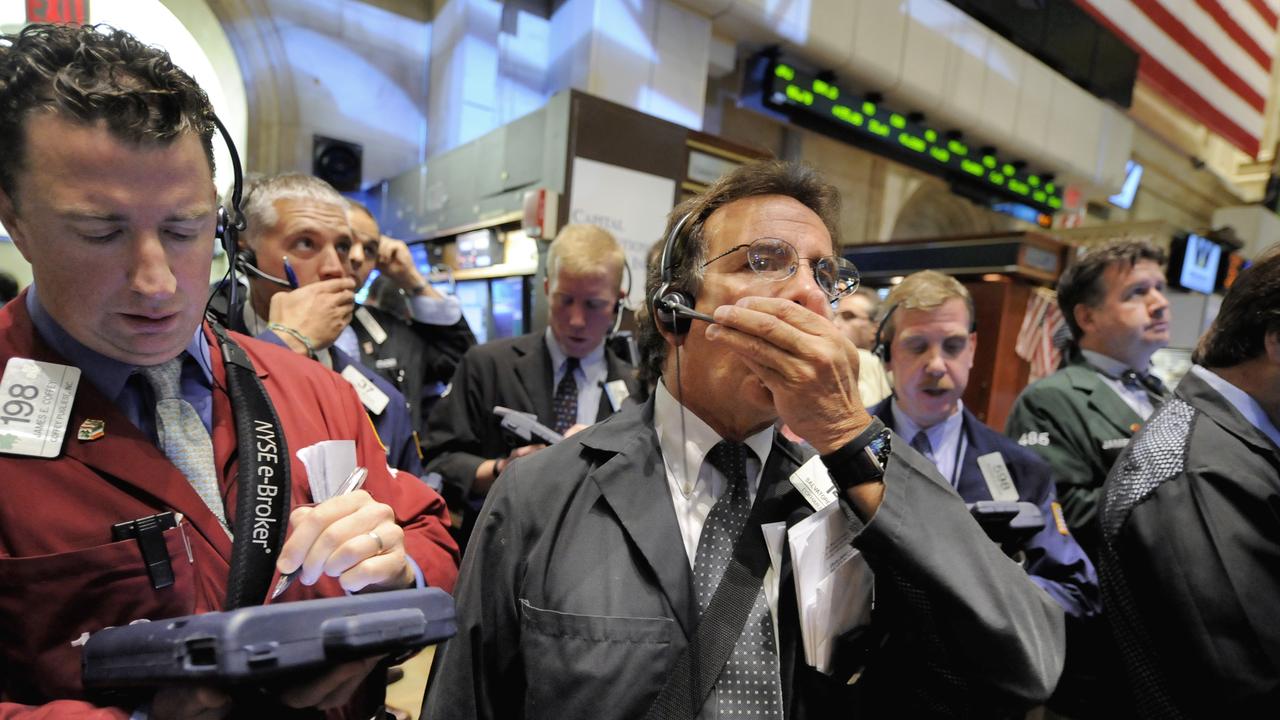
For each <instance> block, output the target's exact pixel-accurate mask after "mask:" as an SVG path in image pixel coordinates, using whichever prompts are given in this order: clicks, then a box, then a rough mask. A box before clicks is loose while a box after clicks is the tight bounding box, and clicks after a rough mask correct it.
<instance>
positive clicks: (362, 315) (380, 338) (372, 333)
mask: <svg viewBox="0 0 1280 720" xmlns="http://www.w3.org/2000/svg"><path fill="white" fill-rule="evenodd" d="M355 315H356V320H359V321H360V324H361V325H363V326H364V329H365V330H366V331H367V332H368V333H369V337H371V338H373V341H374V342H375V343H377V344H378V345H381V344H382V343H384V342H386V341H387V331H386V330H383V329H382V326H381V325H379V324H378V321H377V320H375V319H374V317H373V314H372V313H370V312H369V310H368V309H366V308H365V307H364V306H361V307H358V308H356V313H355Z"/></svg>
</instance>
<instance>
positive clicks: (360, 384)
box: [342, 365, 391, 415]
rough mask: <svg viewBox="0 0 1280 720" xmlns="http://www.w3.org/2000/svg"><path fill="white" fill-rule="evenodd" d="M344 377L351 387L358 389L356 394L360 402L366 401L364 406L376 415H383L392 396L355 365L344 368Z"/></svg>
mask: <svg viewBox="0 0 1280 720" xmlns="http://www.w3.org/2000/svg"><path fill="white" fill-rule="evenodd" d="M342 379H344V380H346V381H347V382H349V383H351V387H353V388H355V389H356V395H359V396H360V402H362V403H364V406H365V407H366V408H368V409H369V412H371V413H373V414H374V415H381V414H382V411H383V410H386V409H387V403H389V402H391V398H389V397H387V394H386V393H384V392H382V391H381V390H379V389H378V386H377V385H374V384H373V381H372V380H370V379H369V378H367V377H365V376H364V375H363V374H361V373H360V371H359V370H357V369H356V366H355V365H348V366H346V367H344V368H342Z"/></svg>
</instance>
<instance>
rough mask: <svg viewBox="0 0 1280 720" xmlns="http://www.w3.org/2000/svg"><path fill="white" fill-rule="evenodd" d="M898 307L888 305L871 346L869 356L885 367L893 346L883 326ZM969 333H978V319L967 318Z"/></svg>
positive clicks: (895, 304) (896, 305) (891, 339)
mask: <svg viewBox="0 0 1280 720" xmlns="http://www.w3.org/2000/svg"><path fill="white" fill-rule="evenodd" d="M898 305H899V303H894V304H893V305H890V306H889V312H887V313H885V314H884V317H882V318H880V324H879V325H877V326H876V343H875V345H872V346H871V354H872V355H875V356H876V357H878V358H880V362H882V363H884V364H885V365H888V364H889V358H890V357H891V353H890V352H889V346H890V345H891V344H893V338H886V337H885V336H884V326H885V325H886V324H887V323H888V322H889V317H890V316H891V315H893V313H894V311H895V310H897V309H898ZM969 332H970V333H976V332H978V318H976V317H971V318H969Z"/></svg>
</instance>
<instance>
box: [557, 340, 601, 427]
mask: <svg viewBox="0 0 1280 720" xmlns="http://www.w3.org/2000/svg"><path fill="white" fill-rule="evenodd" d="M546 343H547V350H548V351H549V352H550V353H551V367H552V368H553V369H552V371H551V394H552V395H553V396H554V395H555V392H556V388H557V387H559V386H560V379H561V378H563V377H564V370H565V362H566V361H567V360H568V359H569V355H568V354H567V353H565V351H564V349H563V348H561V347H560V343H559V341H557V340H556V336H555V333H553V332H551V328H550V327H548V328H547V330H546ZM608 379H609V365H608V363H606V362H605V361H604V343H603V342H601V343H600V344H599V345H597V346H596V349H595V350H592V351H591V352H590V353H587V356H586V357H582V358H578V369H577V370H575V371H574V373H573V381H574V382H575V383H577V385H578V423H579V424H581V425H591V424H593V423H595V421H596V415H597V414H598V413H599V412H600V393H601V392H603V391H604V383H605V380H608Z"/></svg>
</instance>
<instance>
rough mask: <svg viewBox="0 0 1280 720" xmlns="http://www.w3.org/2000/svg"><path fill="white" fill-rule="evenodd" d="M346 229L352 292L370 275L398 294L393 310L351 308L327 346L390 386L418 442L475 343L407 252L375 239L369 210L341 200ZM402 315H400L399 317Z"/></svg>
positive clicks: (454, 306) (449, 300) (452, 304)
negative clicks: (343, 326)
mask: <svg viewBox="0 0 1280 720" xmlns="http://www.w3.org/2000/svg"><path fill="white" fill-rule="evenodd" d="M347 220H348V222H350V224H351V233H352V240H353V241H354V242H353V243H352V246H351V267H352V271H353V273H354V276H355V281H356V287H357V288H361V287H364V285H365V283H366V282H368V280H369V276H370V275H371V274H373V271H374V270H375V269H376V270H377V271H378V273H379V277H385V278H387V279H388V280H389V281H390V282H392V283H394V285H395V287H397V288H399V290H400V293H399V297H398V298H397V300H399V302H400V304H401V305H402V307H400V308H392V307H387V308H380V307H377V306H376V305H374V304H372V303H370V302H366V303H364V304H362V305H356V308H355V312H354V313H353V315H352V322H351V324H350V325H348V326H347V329H345V330H343V331H342V333H341V334H339V335H338V338H337V340H335V341H334V344H335V345H337V346H338V347H339V348H341V349H342V350H343V352H345V353H347V354H348V355H350V356H352V357H358V358H359V359H360V362H361V364H363V365H364V366H365V367H367V368H372V369H373V370H374V371H375V372H377V373H378V374H379V375H381V376H382V377H383V378H385V379H386V380H387V381H389V382H390V383H392V384H393V385H395V386H396V389H398V390H399V391H400V392H401V393H402V394H403V395H404V399H405V401H406V402H408V403H409V415H410V417H411V418H412V419H413V427H414V430H415V431H416V432H417V433H418V436H419V437H422V436H424V435H425V434H426V420H427V413H428V412H429V411H430V406H431V404H434V402H435V400H436V399H437V398H438V397H439V395H440V390H439V388H443V387H444V384H445V383H447V382H448V381H449V378H450V376H452V375H453V371H454V369H455V368H457V366H458V361H459V360H461V359H462V354H463V353H465V352H466V351H467V349H468V348H470V347H471V346H472V345H475V344H476V338H475V336H474V335H472V334H471V328H470V327H468V326H467V321H466V319H465V318H463V317H462V306H461V305H460V304H459V303H458V299H457V298H455V297H451V296H445V295H441V294H440V293H439V292H437V291H436V289H435V288H433V287H431V284H430V283H428V282H427V280H426V278H424V277H423V276H422V273H420V272H418V268H417V267H416V266H415V264H414V262H413V255H412V254H411V253H410V252H409V246H408V245H407V244H405V243H404V241H402V240H396V239H394V238H389V237H387V236H385V235H383V234H382V231H381V230H380V229H379V227H378V221H377V220H376V219H374V217H373V213H371V212H369V208H367V207H365V206H364V205H362V204H361V203H358V202H356V201H355V200H351V199H348V200H347ZM401 311H402V312H401Z"/></svg>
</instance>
